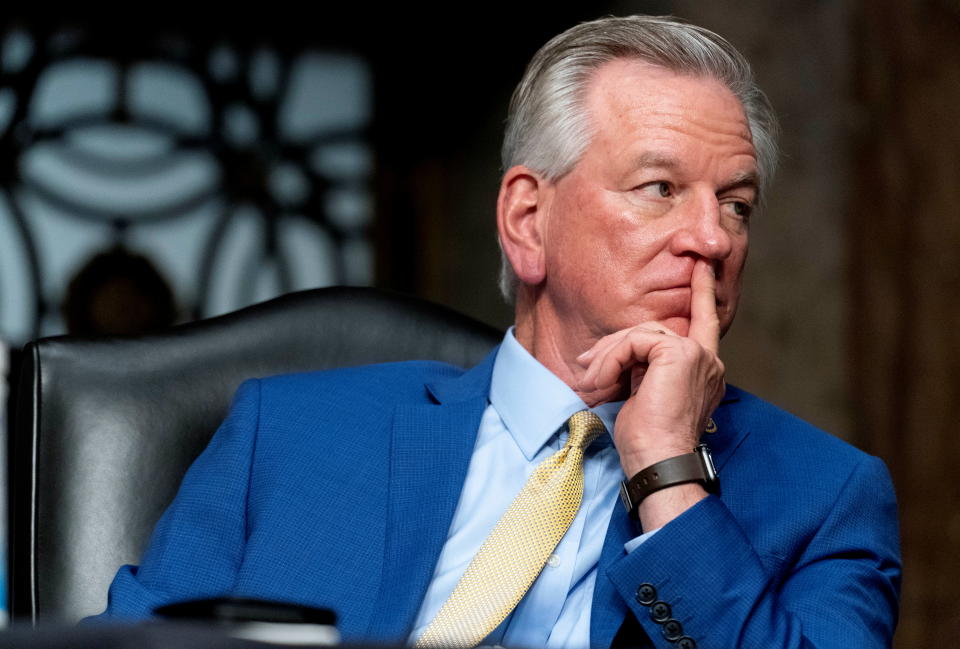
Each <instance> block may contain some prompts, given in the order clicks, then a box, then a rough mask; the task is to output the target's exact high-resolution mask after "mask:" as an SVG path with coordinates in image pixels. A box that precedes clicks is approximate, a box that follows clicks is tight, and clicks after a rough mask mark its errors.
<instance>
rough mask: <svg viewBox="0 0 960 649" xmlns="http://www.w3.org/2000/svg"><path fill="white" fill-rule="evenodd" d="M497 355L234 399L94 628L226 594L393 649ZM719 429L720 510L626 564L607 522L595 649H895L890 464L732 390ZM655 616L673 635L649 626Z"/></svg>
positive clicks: (412, 609)
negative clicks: (640, 647)
mask: <svg viewBox="0 0 960 649" xmlns="http://www.w3.org/2000/svg"><path fill="white" fill-rule="evenodd" d="M493 358H494V355H493V354H491V355H490V356H489V357H488V358H487V359H486V360H485V361H484V362H483V363H481V364H480V365H478V366H477V367H475V368H473V369H471V370H469V371H463V370H461V369H458V368H455V367H452V366H449V365H444V364H440V363H432V362H411V363H397V364H387V365H377V366H369V367H362V368H353V369H343V370H336V371H331V372H318V373H312V374H297V375H286V376H278V377H273V378H270V379H265V380H258V381H249V382H247V383H245V384H244V385H243V386H242V387H241V388H240V390H239V392H238V393H237V397H236V399H235V402H234V406H233V409H232V410H231V413H230V415H229V417H228V418H227V419H226V420H225V422H224V423H223V425H222V426H221V428H220V430H219V431H218V432H217V434H216V435H215V436H214V438H213V440H212V441H211V443H210V445H209V447H208V448H207V449H206V450H205V451H204V453H203V454H202V455H201V456H200V457H199V458H198V459H197V461H196V462H195V464H194V465H193V466H192V467H191V469H190V470H189V472H188V473H187V475H186V477H185V479H184V481H183V484H182V487H181V489H180V492H179V494H178V495H177V497H176V499H175V500H174V502H173V504H172V505H171V506H170V508H169V510H168V511H167V512H166V513H165V514H164V516H163V518H162V519H161V520H160V522H159V524H158V526H157V529H156V531H155V533H154V537H153V539H152V541H151V544H150V547H149V549H148V551H147V552H146V554H145V555H144V557H143V560H142V564H141V565H140V566H139V567H132V566H124V567H123V568H122V569H121V570H120V572H119V573H118V575H117V577H116V579H115V580H114V582H113V585H112V586H111V589H110V598H109V605H108V609H107V611H106V613H105V615H107V616H114V617H124V618H130V617H144V616H147V615H149V614H150V612H151V610H152V609H153V608H154V607H155V606H158V605H161V604H164V603H169V602H173V601H178V600H184V599H191V598H197V597H205V596H213V595H221V594H228V593H229V594H233V595H236V596H253V597H261V598H270V599H277V600H284V601H292V602H299V603H305V604H310V605H314V606H320V607H327V608H332V609H334V610H335V611H336V612H337V614H338V616H339V622H338V626H339V627H340V630H341V633H342V634H343V636H344V639H345V640H346V641H359V640H375V641H385V642H397V643H402V642H403V641H405V639H406V636H407V634H408V633H409V632H410V630H411V628H412V625H413V621H414V617H415V615H416V613H417V611H418V609H419V606H420V602H421V600H422V598H423V596H424V593H425V592H426V589H427V585H428V584H429V582H430V579H431V576H432V573H433V570H434V566H435V564H436V561H437V558H438V556H439V554H440V550H441V548H442V547H443V544H444V542H445V540H446V536H447V530H448V527H449V525H450V521H451V519H452V517H453V513H454V509H455V508H456V505H457V499H458V498H459V494H460V490H461V486H462V484H463V481H464V477H465V475H466V471H467V465H468V463H469V461H470V456H471V453H472V451H473V445H474V440H475V437H476V433H477V430H478V427H479V423H480V417H481V414H482V413H483V410H484V408H485V407H486V405H487V396H488V392H489V388H490V375H491V371H492V368H493ZM714 419H715V421H716V423H717V426H718V429H719V430H718V432H717V433H714V434H713V435H711V436H709V437H708V439H707V441H708V442H709V444H710V446H711V448H712V450H713V455H714V459H715V461H716V463H717V467H718V469H719V471H720V474H721V484H722V492H721V494H720V496H719V497H716V496H711V497H709V498H707V499H706V500H704V501H702V502H700V503H699V504H697V505H696V506H694V507H693V508H691V509H690V510H688V511H687V512H685V513H684V514H683V515H682V516H680V517H679V518H678V519H676V520H674V521H673V522H671V523H670V524H669V525H667V526H666V527H664V528H662V529H661V530H660V531H659V532H658V533H657V534H656V535H654V536H653V537H652V538H651V539H650V540H648V541H647V542H646V543H644V544H643V545H642V546H641V547H639V548H638V549H636V550H635V551H634V552H632V553H631V554H629V555H627V554H626V553H625V552H624V550H623V543H624V542H625V541H627V540H629V539H630V538H632V537H634V536H636V535H637V534H638V532H639V530H638V529H637V527H636V524H635V523H634V522H633V521H631V520H630V519H629V518H628V517H627V515H626V513H625V512H624V511H623V509H622V508H621V507H619V506H618V507H617V508H615V510H614V514H613V516H612V518H611V521H610V525H609V529H608V532H607V538H606V542H605V546H604V550H603V553H602V556H601V558H600V565H599V572H598V576H597V582H596V590H595V594H594V600H593V612H592V617H591V643H592V645H593V646H595V647H606V646H609V645H610V643H611V641H612V640H613V639H614V636H615V634H616V633H617V630H618V629H619V628H620V627H621V625H622V624H623V623H624V620H625V619H628V618H629V616H628V613H632V614H633V616H634V617H635V619H636V620H637V621H638V622H639V624H640V625H641V626H642V627H643V629H644V631H645V632H646V634H647V636H649V639H650V640H649V641H650V642H652V644H653V645H654V646H656V647H675V646H683V645H682V644H676V643H673V642H670V641H668V640H667V639H665V637H664V632H665V631H666V632H667V635H669V632H671V631H673V632H677V631H678V629H682V630H681V631H680V632H681V633H682V634H683V635H684V636H687V637H689V638H691V639H692V640H694V641H695V642H696V644H697V645H698V646H699V647H701V648H704V647H720V648H723V649H732V648H734V647H758V648H762V649H772V648H773V647H811V646H816V647H844V648H845V649H846V648H849V647H878V646H885V645H888V644H889V643H890V637H891V636H892V633H893V626H894V623H895V620H896V615H897V613H896V611H897V596H898V589H899V576H900V565H899V548H898V535H897V524H896V511H895V503H894V497H893V490H892V487H891V483H890V479H889V476H888V474H887V472H886V469H885V468H884V466H883V463H882V462H880V461H879V460H877V459H876V458H873V457H870V456H868V455H865V454H864V453H862V452H860V451H858V450H856V449H854V448H853V447H851V446H849V445H847V444H845V443H843V442H841V441H839V440H838V439H836V438H833V437H831V436H829V435H826V434H824V433H822V432H819V431H817V430H815V429H813V428H812V427H810V426H809V425H807V424H805V423H803V422H802V421H800V420H798V419H796V418H794V417H792V416H790V415H788V414H786V413H784V412H783V411H780V410H778V409H776V408H774V407H773V406H770V405H769V404H766V403H765V402H763V401H760V400H759V399H757V398H755V397H753V396H751V395H749V394H747V393H745V392H742V391H740V390H737V389H735V388H728V391H727V398H726V399H725V401H724V402H723V404H722V405H721V406H720V407H719V409H718V410H717V412H716V413H715V415H714ZM641 585H645V586H644V588H643V589H641V588H640V587H641ZM638 589H639V591H640V592H639V595H640V596H639V597H638ZM654 600H657V601H660V602H665V603H666V604H667V605H668V607H669V608H668V609H664V608H663V607H662V606H659V607H657V608H658V610H659V611H660V612H661V613H662V612H663V611H664V610H667V612H668V613H669V615H668V618H669V619H670V620H674V621H675V622H674V623H673V624H672V625H669V624H667V623H666V621H661V622H659V623H658V622H655V621H654V620H653V619H652V617H651V609H652V606H651V603H652V602H653V601H654ZM631 622H632V620H631ZM677 623H679V625H678V624H677ZM634 624H635V623H634ZM633 642H636V643H643V644H645V643H646V642H647V640H646V638H643V637H642V634H638V636H637V637H636V638H635V639H634V640H633ZM687 642H688V645H687V646H690V645H689V641H687Z"/></svg>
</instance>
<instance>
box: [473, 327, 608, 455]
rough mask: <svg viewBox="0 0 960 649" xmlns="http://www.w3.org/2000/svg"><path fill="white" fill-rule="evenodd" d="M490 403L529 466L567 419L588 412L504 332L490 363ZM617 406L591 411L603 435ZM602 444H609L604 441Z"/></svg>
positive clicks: (576, 398)
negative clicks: (575, 414)
mask: <svg viewBox="0 0 960 649" xmlns="http://www.w3.org/2000/svg"><path fill="white" fill-rule="evenodd" d="M490 403H491V405H493V407H494V408H495V409H496V411H497V414H499V415H500V419H502V420H503V423H504V426H506V428H507V431H508V432H509V433H510V435H511V436H512V437H513V439H514V441H515V442H516V444H517V446H518V447H519V448H520V451H521V452H522V453H523V455H524V457H526V458H527V459H528V460H531V459H533V457H534V456H535V455H536V454H537V452H538V451H539V450H540V449H541V448H543V446H544V445H545V444H547V443H548V442H549V441H550V439H551V438H552V437H553V435H554V433H556V432H557V430H559V429H560V427H561V426H563V425H564V424H565V423H566V421H567V419H569V418H570V415H572V414H573V413H575V412H577V411H580V410H583V409H585V408H586V407H587V404H585V403H584V402H583V399H581V398H580V397H579V396H578V395H577V393H576V392H574V391H573V390H572V389H571V388H570V386H568V385H567V384H566V383H564V382H563V381H561V380H560V378H559V377H558V376H557V375H556V374H554V373H553V372H551V371H550V370H548V369H547V368H546V367H544V366H543V365H541V364H540V362H539V361H538V360H537V359H536V358H534V357H533V356H531V355H530V352H528V351H527V350H526V349H524V347H523V345H521V344H520V343H519V342H517V339H516V338H515V337H514V335H513V327H510V329H508V330H507V333H506V335H505V336H504V338H503V343H502V344H501V345H500V349H499V351H498V352H497V358H496V361H494V365H493V377H492V379H491V383H490ZM622 405H623V402H622V401H617V402H611V403H605V404H602V405H600V406H597V407H595V408H592V410H593V411H594V412H595V413H596V414H597V415H598V416H599V417H600V419H601V420H602V421H603V424H604V425H605V426H606V427H607V431H612V430H613V423H614V421H615V420H616V417H617V413H618V412H620V407H621V406H622ZM604 441H605V442H609V438H607V439H606V440H604Z"/></svg>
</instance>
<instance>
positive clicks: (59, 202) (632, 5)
mask: <svg viewBox="0 0 960 649" xmlns="http://www.w3.org/2000/svg"><path fill="white" fill-rule="evenodd" d="M586 5H587V3H583V5H582V6H580V7H577V6H575V5H573V6H571V7H569V8H563V6H564V5H562V4H561V5H558V4H556V3H551V4H546V3H544V4H543V5H542V6H529V5H527V4H521V3H515V4H506V3H484V4H483V5H482V7H480V6H478V7H475V8H468V7H464V6H460V7H458V8H457V9H454V8H453V7H452V6H451V7H447V8H445V9H428V8H409V7H406V6H404V7H403V9H402V10H401V9H400V8H390V9H377V10H373V9H371V8H369V7H358V8H356V9H346V8H343V7H341V8H336V9H329V8H326V7H324V8H322V9H319V10H316V11H315V12H313V13H316V15H315V16H313V15H311V17H310V18H308V17H307V16H306V15H298V14H297V13H295V12H293V13H291V12H289V11H276V12H275V13H272V14H267V15H262V14H256V15H240V14H237V13H236V12H233V11H231V12H230V13H229V14H227V15H223V16H213V17H210V18H204V19H200V18H188V17H184V16H180V15H176V14H173V13H170V12H167V11H163V12H161V11H160V10H159V9H158V10H157V11H151V10H150V9H149V8H141V9H140V10H138V11H137V12H132V11H131V10H126V11H124V12H123V13H120V14H115V13H111V14H83V15H81V14H74V15H68V14H62V13H57V14H52V13H51V14H49V15H43V14H39V13H35V14H31V13H21V14H17V12H16V11H10V10H8V11H5V17H4V18H2V19H0V355H2V356H3V359H2V360H0V368H4V367H9V368H11V370H10V371H11V372H15V369H16V366H17V362H18V352H17V350H18V349H19V348H20V347H22V345H23V344H24V343H25V342H26V341H28V340H30V339H32V338H35V337H38V336H45V335H53V334H59V333H64V332H73V333H137V332H143V331H148V330H150V329H154V328H157V327H162V326H166V325H169V324H172V323H176V322H184V321H187V320H191V319H195V318H200V317H207V316H211V315H216V314H219V313H224V312H227V311H231V310H234V309H236V308H239V307H242V306H245V305H247V304H251V303H253V302H257V301H261V300H264V299H268V298H270V297H273V296H275V295H279V294H281V293H284V292H287V291H291V290H297V289H304V288H312V287H317V286H326V285H331V284H356V285H375V286H379V287H383V288H388V289H393V290H398V291H403V292H407V293H412V294H417V295H420V296H422V297H425V298H428V299H431V300H434V301H437V302H441V303H444V304H447V305H449V306H452V307H454V308H456V309H459V310H461V311H463V312H466V313H468V314H470V315H473V316H475V317H477V318H479V319H481V320H485V321H487V322H490V323H492V324H495V325H497V326H501V327H505V326H507V325H508V324H509V323H510V320H511V310H510V308H508V307H507V306H506V305H505V304H504V303H503V302H502V300H501V298H500V297H499V293H498V292H497V289H496V281H495V280H496V275H497V267H498V262H499V255H498V252H497V246H496V243H495V237H494V204H495V199H496V192H497V188H498V182H499V173H500V169H499V142H500V137H501V131H502V124H503V120H504V117H505V114H506V106H507V102H508V99H509V96H510V92H511V90H512V88H513V86H514V84H515V83H516V82H517V81H518V80H519V77H520V75H521V73H522V71H523V67H524V65H525V63H526V61H527V60H528V59H529V58H530V56H531V55H532V54H533V52H534V51H535V50H536V49H537V48H538V47H539V46H540V45H541V44H542V43H543V42H545V41H546V40H547V39H548V38H549V37H551V36H553V35H554V34H556V33H558V32H559V31H562V30H563V29H565V28H566V27H569V26H571V25H573V24H574V23H576V22H579V21H581V20H587V19H591V18H595V17H598V16H600V15H604V14H608V13H612V14H617V15H622V14H629V13H653V14H674V15H678V16H681V17H684V18H687V19H689V20H691V21H693V22H696V23H698V24H701V25H703V26H705V27H708V28H711V29H714V30H715V31H718V32H719V33H720V34H723V35H724V36H726V37H727V38H728V39H729V40H731V41H732V42H733V43H734V45H736V46H737V47H738V48H739V49H740V50H741V51H742V52H743V53H744V54H745V55H746V56H747V58H748V59H749V60H750V61H751V62H752V63H753V64H754V66H755V70H756V73H757V76H758V78H759V80H760V83H761V86H762V87H763V88H764V89H765V90H766V91H767V93H768V94H769V96H770V98H771V100H772V102H773V104H774V106H775V107H776V108H777V111H778V113H779V115H780V116H781V120H782V126H783V131H784V133H783V139H782V148H783V154H784V155H783V160H782V165H781V171H780V173H779V175H778V178H777V180H776V182H775V184H774V187H773V189H772V191H771V193H770V195H769V201H768V207H767V209H766V211H765V212H764V213H762V214H761V215H759V216H758V217H756V218H755V219H754V221H753V226H752V230H751V238H752V241H751V253H750V260H749V262H748V272H747V279H746V286H745V299H744V301H743V303H742V306H741V310H740V314H739V315H738V318H737V322H736V324H735V326H734V327H733V329H732V331H731V333H730V335H729V336H727V338H726V339H725V340H724V355H725V359H726V361H727V365H728V370H729V380H730V381H731V382H733V383H736V384H738V385H740V386H741V387H744V388H746V389H749V390H751V391H753V392H756V393H758V394H759V395H761V396H763V397H765V398H767V399H768V400H770V401H773V402H774V403H777V404H778V405H781V406H782V407H784V408H786V409H788V410H791V411H793V412H795V413H797V414H799V415H800V416H802V417H804V418H805V419H807V420H809V421H811V422H813V423H814V424H816V425H818V426H821V427H822V428H824V429H826V430H828V431H830V432H832V433H834V434H836V435H838V436H840V437H843V438H845V439H847V440H849V441H850V442H852V443H854V444H856V445H857V446H859V447H861V448H863V449H865V450H867V451H868V452H871V453H873V454H875V455H879V456H880V457H882V458H883V459H884V460H885V461H886V462H887V465H888V466H889V467H890V470H891V473H892V474H893V478H894V482H895V484H896V487H897V492H898V497H899V500H900V508H901V525H902V535H903V539H902V541H903V553H904V562H905V573H906V575H905V580H904V595H903V607H902V613H901V621H900V629H899V632H898V639H897V646H898V647H926V646H936V645H937V644H939V645H943V644H944V643H946V646H949V645H951V644H955V643H956V638H957V637H958V636H960V604H958V602H960V558H958V556H957V550H958V549H960V483H958V481H957V480H956V478H955V476H956V474H957V470H956V467H957V466H958V464H960V442H958V439H957V437H958V433H957V432H956V429H957V428H958V424H957V418H958V404H960V303H958V300H957V298H956V296H957V295H960V290H958V289H960V261H958V259H957V251H958V250H960V125H958V123H960V1H958V0H915V1H914V2H902V1H897V0H873V1H871V2H868V1H867V0H833V1H829V2H828V1H826V0H824V1H813V0H811V1H807V2H769V1H765V0H740V1H738V2H733V1H730V0H724V1H715V2H709V3H705V2H693V1H680V0H677V1H666V0H664V1H649V2H641V1H634V2H626V1H622V2H603V1H597V2H592V3H589V7H587V6H586ZM4 348H6V349H8V350H10V351H9V353H8V352H7V351H4ZM0 393H2V390H0ZM0 415H2V412H0ZM2 420H3V417H2V416H0V421H2ZM0 459H2V457H0ZM761 488H762V487H761Z"/></svg>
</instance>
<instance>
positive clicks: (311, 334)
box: [10, 288, 501, 622]
mask: <svg viewBox="0 0 960 649" xmlns="http://www.w3.org/2000/svg"><path fill="white" fill-rule="evenodd" d="M500 336H501V332H498V331H497V330H496V329H494V328H493V327H490V326H488V325H485V324H482V323H480V322H477V321H475V320H472V319H470V318H468V317H466V316H464V315H462V314H459V313H456V312H454V311H451V310H449V309H446V308H444V307H440V306H437V305H434V304H430V303H427V302H424V301H421V300H417V299H414V298H408V297H401V296H398V295H393V294H388V293H384V292H381V291H377V290H374V289H362V288H330V289H316V290H311V291H304V292H301V293H294V294H290V295H287V296H283V297H280V298H277V299H275V300H271V301H269V302H265V303H262V304H258V305H255V306H252V307H248V308H246V309H242V310H240V311H237V312H234V313H231V314H228V315H225V316H220V317H217V318H211V319H209V320H202V321H198V322H194V323H190V324H186V325H181V326H178V327H173V328H171V329H169V330H167V331H164V332H160V333H157V334H153V335H149V336H143V337H137V338H100V339H95V338H78V337H71V336H61V337H55V338H47V339H42V340H38V341H35V342H32V343H30V344H29V345H28V346H27V347H26V349H25V351H24V358H23V366H22V372H21V381H20V386H19V389H18V395H17V407H16V412H15V413H14V414H15V422H14V438H13V440H12V441H13V444H12V450H11V454H10V459H11V462H10V487H11V489H10V494H11V502H10V505H11V506H10V512H11V538H10V542H11V545H10V577H11V578H10V584H11V593H10V594H11V597H10V606H11V614H12V616H13V617H14V618H20V619H24V618H28V619H31V620H33V621H34V622H35V621H36V620H37V619H38V618H39V619H43V620H48V619H49V620H59V621H67V622H71V621H74V620H78V619H80V618H81V617H83V616H86V615H90V614H94V613H98V612H100V611H101V610H103V608H104V607H105V605H106V592H107V587H108V585H109V583H110V580H111V579H112V577H113V575H114V573H115V572H116V570H117V568H119V567H120V566H121V565H122V564H124V563H137V562H138V560H139V557H140V554H141V553H142V551H143V550H144V548H145V546H146V543H147V542H148V540H149V536H150V533H151V531H152V529H153V526H154V524H155V523H156V521H157V520H158V519H159V517H160V515H161V513H162V512H163V510H164V509H165V508H166V506H167V505H168V504H169V503H170V501H171V500H172V499H173V496H174V494H175V493H176V490H177V487H178V485H179V483H180V480H181V478H182V477H183V474H184V473H185V472H186V470H187V468H188V467H189V465H190V463H191V462H192V461H193V459H194V458H195V457H196V456H197V455H198V454H199V453H200V452H201V451H202V450H203V448H204V447H205V446H206V444H207V442H208V441H209V439H210V437H211V436H212V434H213V432H214V431H215V430H216V428H217V426H218V425H219V423H220V421H221V420H222V419H223V417H224V416H225V415H226V412H227V409H228V407H229V404H230V400H231V397H232V395H233V392H234V390H236V388H237V387H238V386H239V384H240V383H241V382H242V381H243V380H244V379H246V378H249V377H254V376H269V375H271V374H279V373H285V372H295V371H304V370H314V369H324V368H330V367H341V366H348V365H360V364H365V363H373V362H384V361H394V360H410V359H432V360H443V361H447V362H451V363H454V364H456V365H460V366H464V367H466V366H469V365H472V364H475V363H476V362H478V361H479V360H480V359H482V358H483V356H484V355H485V354H487V353H488V352H489V351H490V349H491V347H492V346H493V345H495V344H496V343H497V342H498V341H499V339H500Z"/></svg>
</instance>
